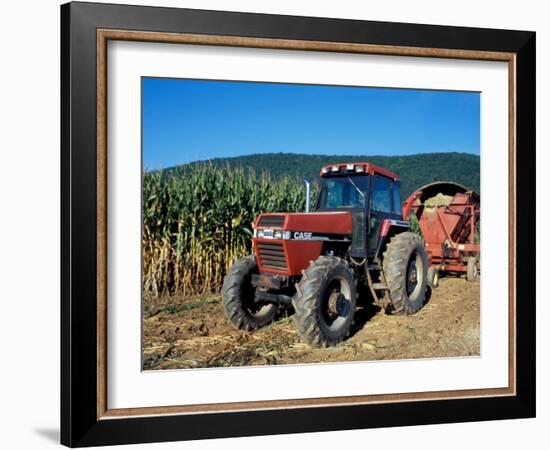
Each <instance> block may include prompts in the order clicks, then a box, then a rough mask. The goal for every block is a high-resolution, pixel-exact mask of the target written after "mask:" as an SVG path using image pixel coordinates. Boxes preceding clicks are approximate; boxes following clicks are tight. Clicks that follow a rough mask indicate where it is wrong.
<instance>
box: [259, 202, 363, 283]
mask: <svg viewBox="0 0 550 450" xmlns="http://www.w3.org/2000/svg"><path fill="white" fill-rule="evenodd" d="M351 237H352V219H351V213H350V212H345V211H344V212H339V211H338V212H314V213H282V214H261V215H260V216H258V219H257V220H256V224H255V226H254V239H253V242H254V248H255V253H256V260H257V262H258V267H259V269H260V272H262V273H271V274H276V275H287V276H295V275H299V274H300V273H301V271H302V270H304V269H305V268H306V267H307V266H308V265H309V264H310V263H311V261H313V260H315V259H317V258H318V257H319V255H320V254H321V251H322V248H323V246H324V245H325V244H326V243H328V242H337V243H339V245H349V243H351Z"/></svg>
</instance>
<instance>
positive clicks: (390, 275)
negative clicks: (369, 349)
mask: <svg viewBox="0 0 550 450" xmlns="http://www.w3.org/2000/svg"><path fill="white" fill-rule="evenodd" d="M383 257H384V260H383V264H382V266H383V270H384V276H385V278H386V284H387V285H388V288H389V296H390V300H391V303H392V306H393V311H394V312H395V313H398V314H399V313H404V314H407V315H409V314H414V313H415V312H417V311H419V310H420V309H421V308H422V306H423V305H424V300H425V298H426V281H427V270H428V259H427V257H426V251H425V250H424V244H423V242H422V240H421V239H420V237H419V236H418V235H416V234H414V233H411V232H409V231H407V232H404V233H400V234H397V235H395V236H394V237H392V238H391V240H390V242H389V243H388V245H387V247H386V251H385V252H384V255H383Z"/></svg>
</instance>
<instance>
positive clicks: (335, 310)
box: [328, 292, 346, 317]
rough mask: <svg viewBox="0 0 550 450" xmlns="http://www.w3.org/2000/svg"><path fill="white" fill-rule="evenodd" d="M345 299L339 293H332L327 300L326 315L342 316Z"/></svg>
mask: <svg viewBox="0 0 550 450" xmlns="http://www.w3.org/2000/svg"><path fill="white" fill-rule="evenodd" d="M345 301H346V298H345V297H344V294H342V293H341V292H333V293H332V294H330V297H329V298H328V313H329V316H331V317H337V316H340V315H342V314H343V311H344V304H345Z"/></svg>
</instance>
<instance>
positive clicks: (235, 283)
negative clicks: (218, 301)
mask: <svg viewBox="0 0 550 450" xmlns="http://www.w3.org/2000/svg"><path fill="white" fill-rule="evenodd" d="M253 273H258V266H257V264H256V257H255V256H254V255H250V256H245V257H244V258H241V259H239V260H237V261H236V262H235V263H234V264H233V266H231V268H230V269H229V271H228V272H227V274H226V276H225V278H224V280H223V286H222V304H223V309H224V312H225V316H226V317H227V318H228V319H229V321H230V322H231V323H232V324H233V325H234V326H235V328H237V329H239V330H246V331H251V330H257V329H258V328H260V327H263V326H265V325H267V324H268V323H270V322H271V321H272V320H273V319H274V317H275V315H276V314H277V311H278V309H279V308H278V306H277V305H274V304H272V303H258V302H255V301H254V296H255V292H256V290H255V289H254V286H252V284H251V276H252V274H253Z"/></svg>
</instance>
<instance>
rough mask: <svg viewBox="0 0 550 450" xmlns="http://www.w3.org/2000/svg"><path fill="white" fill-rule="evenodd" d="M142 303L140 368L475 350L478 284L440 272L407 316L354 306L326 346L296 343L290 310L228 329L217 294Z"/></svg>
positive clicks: (444, 354)
mask: <svg viewBox="0 0 550 450" xmlns="http://www.w3.org/2000/svg"><path fill="white" fill-rule="evenodd" d="M143 306H144V311H143V318H144V320H143V368H144V369H145V370H148V369H183V368H197V367H227V366H244V365H266V364H293V363H313V362H330V361H365V360H377V359H410V358H433V357H450V356H470V355H479V282H476V283H468V282H467V281H465V280H464V279H463V278H442V279H441V280H440V286H439V288H437V289H435V290H434V291H433V292H432V294H431V297H430V299H429V301H428V303H427V304H426V305H425V306H424V308H423V309H422V310H421V311H420V312H418V313H417V314H415V315H414V316H389V315H386V314H384V312H383V311H380V309H379V308H377V307H374V306H367V307H362V308H361V309H359V310H358V311H357V313H356V320H355V325H354V328H353V330H352V335H351V337H350V338H349V339H347V340H346V341H345V342H343V343H341V344H340V345H338V346H336V347H333V348H328V349H313V348H311V347H309V346H308V345H306V344H304V343H303V342H302V341H301V340H300V338H299V336H298V335H297V334H296V329H295V326H294V323H293V320H292V317H291V316H290V317H282V318H280V319H279V320H278V321H276V322H275V323H273V324H271V325H270V326H268V327H265V328H263V329H261V330H258V331H256V332H253V333H247V332H242V331H238V330H235V329H234V328H233V327H232V326H231V325H230V324H229V323H228V321H227V320H226V319H225V317H224V315H223V311H222V306H221V300H220V298H219V297H214V296H212V297H207V298H192V299H190V298H184V297H178V296H174V297H169V298H168V297H164V298H158V299H156V300H154V301H153V300H150V301H146V302H145V303H144V305H143Z"/></svg>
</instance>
